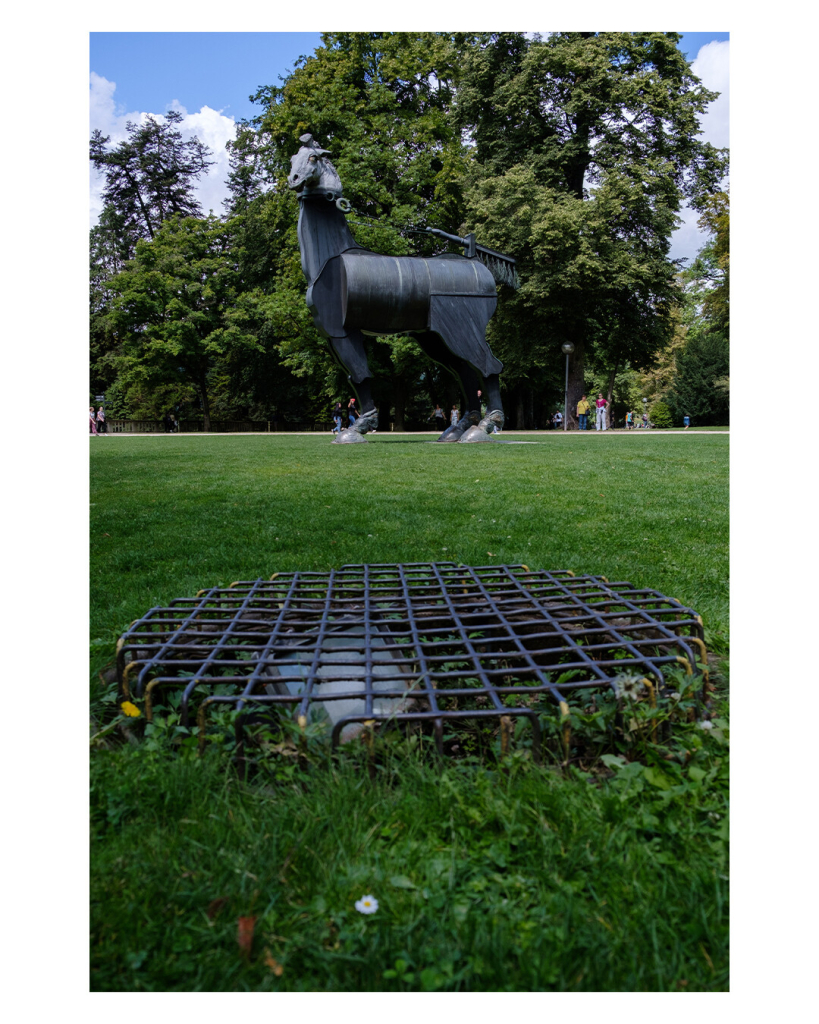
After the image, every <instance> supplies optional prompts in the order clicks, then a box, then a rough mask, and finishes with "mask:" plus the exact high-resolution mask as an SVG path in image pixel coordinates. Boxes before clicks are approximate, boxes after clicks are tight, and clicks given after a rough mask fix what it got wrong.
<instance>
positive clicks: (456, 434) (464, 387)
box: [413, 331, 481, 441]
mask: <svg viewBox="0 0 819 1024" xmlns="http://www.w3.org/2000/svg"><path fill="white" fill-rule="evenodd" d="M413 337H414V338H415V340H416V341H417V342H418V346H419V348H420V349H421V351H422V352H423V353H424V355H426V356H428V357H429V358H430V359H431V360H432V361H433V362H435V363H438V365H439V366H442V367H443V368H444V369H445V370H446V371H447V372H448V373H450V374H452V376H453V377H454V378H455V380H456V381H457V382H458V387H459V390H460V392H461V404H462V407H463V408H464V409H465V410H466V411H465V412H464V414H463V416H462V417H461V418H460V419H459V420H458V422H457V423H455V424H453V425H452V426H449V427H447V428H446V430H445V431H444V432H443V433H442V434H441V436H440V437H438V438H436V440H437V441H460V439H461V437H462V435H463V433H464V431H466V430H468V429H469V428H470V427H473V426H475V425H476V424H477V423H478V422H479V420H480V418H481V413H480V408H481V400H480V398H479V397H478V395H479V393H480V388H481V379H480V376H479V375H478V373H477V371H476V370H475V368H474V367H473V366H471V365H470V364H469V363H468V362H467V361H466V360H465V359H462V358H461V357H460V356H456V355H455V354H454V353H453V352H452V351H451V350H450V349H449V348H448V347H447V346H446V344H445V343H444V341H443V339H442V338H441V337H440V336H439V335H438V334H434V333H432V332H431V331H428V332H425V333H418V334H414V335H413Z"/></svg>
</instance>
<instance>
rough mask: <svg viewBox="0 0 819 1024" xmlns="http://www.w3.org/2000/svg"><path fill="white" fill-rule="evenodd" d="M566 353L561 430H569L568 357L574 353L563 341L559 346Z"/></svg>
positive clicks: (568, 342)
mask: <svg viewBox="0 0 819 1024" xmlns="http://www.w3.org/2000/svg"><path fill="white" fill-rule="evenodd" d="M560 347H561V348H562V349H563V351H564V352H565V353H566V386H565V388H564V390H563V429H564V430H568V429H569V356H570V355H571V354H572V352H574V345H573V344H572V343H571V342H570V341H564V342H563V344H562V345H561V346H560Z"/></svg>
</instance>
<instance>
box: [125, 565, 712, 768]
mask: <svg viewBox="0 0 819 1024" xmlns="http://www.w3.org/2000/svg"><path fill="white" fill-rule="evenodd" d="M696 654H698V655H699V658H700V660H701V661H702V662H705V658H706V650H705V644H704V641H703V630H702V620H701V619H700V617H699V616H698V615H697V614H696V612H694V611H693V610H692V609H690V608H685V607H683V606H682V605H681V604H680V603H679V602H678V601H676V600H674V599H673V598H669V597H665V596H663V595H662V594H660V593H658V592H657V591H654V590H645V589H638V588H635V587H633V586H632V585H631V584H629V583H609V582H608V581H607V580H606V579H605V577H602V576H574V575H573V574H572V573H571V572H570V571H568V570H566V571H555V572H546V571H542V570H530V569H529V568H528V567H527V566H525V565H511V566H507V565H500V566H497V565H490V566H475V567H472V566H463V565H456V564H455V563H453V562H436V563H428V562H424V563H414V564H405V565H345V566H342V567H341V568H340V569H336V570H332V571H329V572H290V573H275V574H274V575H273V576H272V577H271V578H270V579H269V580H262V579H258V580H255V581H252V582H251V581H247V582H236V583H233V584H231V586H230V587H214V588H212V589H210V590H206V591H200V593H199V594H197V596H196V597H194V598H179V599H177V600H174V601H171V602H170V604H169V605H168V606H167V607H157V608H152V609H151V610H150V611H149V612H148V613H147V614H146V615H145V616H143V618H141V619H139V620H138V621H136V622H134V623H133V624H132V625H131V627H130V629H129V630H128V631H127V632H126V633H125V634H124V636H123V637H122V638H121V640H120V642H119V645H118V652H117V671H118V678H119V682H120V687H121V690H122V693H123V694H124V696H125V697H128V698H131V697H133V698H136V699H140V698H142V699H144V701H145V713H146V717H147V718H148V720H150V719H151V717H152V714H153V706H154V704H157V703H160V702H161V695H160V694H158V693H157V690H160V689H161V690H165V689H172V690H174V691H176V692H177V694H179V695H181V697H180V699H179V709H180V713H181V721H182V724H183V725H190V724H192V723H191V719H192V717H193V715H194V712H195V713H196V718H197V720H198V723H199V726H200V730H201V731H202V734H203V735H204V729H205V723H206V717H207V714H208V709H211V710H213V709H214V708H216V707H218V706H220V705H222V706H225V705H227V706H229V707H230V708H232V709H234V710H236V711H239V712H243V715H240V716H239V719H240V724H239V725H238V726H237V728H238V729H241V719H242V718H244V719H246V720H247V719H249V718H251V717H253V716H255V715H258V713H260V712H264V711H267V712H268V713H269V712H270V711H271V710H272V709H273V708H272V706H276V705H278V706H280V711H287V710H288V709H289V710H290V711H291V712H292V713H293V714H294V715H295V716H297V717H299V716H304V718H305V719H307V720H310V719H317V718H318V719H323V720H325V721H327V722H328V725H329V726H331V727H332V731H331V735H332V742H333V745H334V746H335V745H336V744H337V743H338V742H339V741H341V742H343V741H345V740H347V739H350V738H352V737H353V736H354V735H355V734H356V733H357V732H358V731H360V730H361V729H362V728H364V724H363V723H366V722H370V721H385V720H431V721H432V724H433V727H434V731H435V736H436V741H437V742H438V746H439V749H442V743H441V733H442V723H443V721H444V720H446V719H453V718H461V719H464V718H484V717H495V718H500V717H501V716H510V717H512V718H514V717H517V716H526V717H527V718H528V719H529V720H530V721H531V723H532V728H533V730H534V731H535V742H536V746H537V748H538V751H539V743H540V729H539V725H538V714H541V713H542V712H543V711H544V710H548V709H550V708H551V709H554V710H555V711H558V710H560V711H561V712H563V713H564V714H565V713H567V706H566V700H567V697H568V696H569V695H571V694H573V693H577V692H578V691H582V690H598V691H600V690H603V689H608V690H612V689H613V690H614V691H615V693H617V686H618V680H619V679H621V677H623V676H636V677H638V678H639V677H642V678H644V679H647V680H649V681H650V683H649V685H650V688H651V693H652V695H655V694H656V695H660V696H663V695H664V694H665V692H666V689H667V687H666V681H665V675H664V671H667V669H668V667H669V666H677V665H679V664H680V663H681V662H682V663H683V665H684V666H685V668H686V671H687V672H689V673H692V672H693V673H696V672H698V671H699V669H698V666H697V659H696ZM282 705H283V706H284V707H281V706H282Z"/></svg>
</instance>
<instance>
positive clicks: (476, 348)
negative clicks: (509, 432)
mask: <svg viewBox="0 0 819 1024" xmlns="http://www.w3.org/2000/svg"><path fill="white" fill-rule="evenodd" d="M299 141H300V142H302V143H303V145H302V147H301V149H300V150H299V151H298V153H297V154H296V155H295V156H293V157H291V158H290V162H291V169H290V175H289V177H288V179H287V181H288V184H289V186H290V188H291V189H294V190H295V191H296V192H297V193H298V197H299V206H300V210H299V224H298V236H299V246H300V248H301V266H302V270H303V271H304V276H305V277H306V279H307V285H308V287H307V305H308V308H309V309H310V312H311V313H312V315H313V320H314V322H315V324H316V327H317V328H318V330H319V331H320V333H321V334H322V335H323V336H324V337H325V338H327V339H329V341H330V345H331V346H332V350H333V353H334V355H335V357H336V359H337V360H338V362H339V363H340V364H341V366H342V367H344V369H345V370H346V371H347V373H348V374H349V377H350V381H351V382H352V384H353V386H354V388H355V390H356V391H357V393H358V397H359V401H360V409H361V415H360V417H359V419H357V420H356V421H355V422H354V423H353V424H351V426H349V427H347V429H346V430H342V431H341V432H340V433H339V434H338V435H337V436H336V438H335V440H334V442H333V443H334V444H338V443H348V442H356V441H358V442H361V441H366V440H367V439H366V437H364V435H365V434H366V433H367V432H368V431H369V430H372V429H374V428H375V427H376V425H377V420H378V412H377V410H376V408H375V404H374V402H373V399H372V394H371V391H370V368H369V366H368V364H367V354H366V351H365V347H364V335H365V334H371V335H383V334H410V335H412V336H413V337H414V338H415V339H416V341H417V342H418V344H419V345H420V347H421V349H422V350H423V351H424V352H425V353H426V354H427V355H428V356H429V357H430V358H431V359H433V360H435V362H437V363H440V364H441V365H442V366H443V367H445V368H446V369H447V370H449V371H450V372H451V373H452V374H453V375H454V376H455V377H456V378H457V380H458V381H459V383H460V386H461V390H462V392H463V397H464V406H463V407H464V408H465V409H467V410H468V412H466V414H465V415H464V416H462V417H461V419H460V421H459V422H458V423H457V424H456V425H454V426H451V427H449V428H448V429H447V430H445V431H444V433H443V434H441V436H440V437H439V438H438V440H439V441H460V442H465V441H466V442H472V441H491V440H492V438H491V436H490V434H491V432H493V431H494V428H495V427H496V426H497V427H498V428H500V427H501V426H502V425H503V420H504V416H503V406H502V404H501V397H500V387H499V374H500V372H501V370H502V369H503V365H502V364H501V363H500V362H499V361H498V360H497V359H496V358H495V357H494V356H493V355H492V353H491V352H490V350H489V346H488V345H487V343H486V325H487V324H488V323H489V320H490V318H491V316H492V314H493V313H494V312H495V306H496V305H497V301H498V299H497V292H496V289H495V279H494V277H493V276H492V273H491V272H490V271H489V270H488V269H487V268H486V267H485V266H484V265H483V263H481V262H480V261H479V260H478V259H475V258H468V257H466V256H459V255H453V254H449V253H447V254H444V255H442V256H435V257H432V258H431V259H426V258H423V257H420V256H383V255H380V254H378V253H374V252H371V251H370V250H368V249H364V248H363V247H362V246H360V245H358V243H357V242H356V241H355V239H354V238H353V236H352V234H351V233H350V229H349V228H348V227H347V221H346V219H345V217H344V214H345V213H346V212H348V211H349V210H350V204H349V202H348V201H347V200H346V199H344V198H343V197H342V186H341V181H340V179H339V177H338V174H337V173H336V170H335V168H334V167H333V165H332V163H331V162H330V160H329V157H330V153H329V152H328V151H327V150H326V149H322V148H321V147H320V146H319V145H318V144H317V143H316V142H315V141H314V140H313V137H312V135H302V136H301V138H300V140H299ZM432 233H434V234H439V235H441V236H443V237H448V238H454V237H455V236H451V235H444V233H443V232H438V231H433V232H432ZM455 240H457V241H460V242H470V243H471V245H470V248H471V255H472V256H473V257H474V255H475V250H476V246H475V244H474V237H473V236H470V239H468V240H466V239H455ZM482 252H483V253H487V254H489V255H490V257H494V258H495V260H496V262H498V261H503V260H504V259H506V261H507V263H508V264H509V265H512V266H513V265H514V264H513V261H511V260H508V258H504V257H502V256H501V255H500V254H499V253H491V251H490V250H487V249H482ZM481 378H482V381H481ZM479 388H483V390H484V392H485V395H486V401H487V413H486V415H485V416H484V417H483V419H481V414H480V408H481V403H480V397H479V395H480V391H479Z"/></svg>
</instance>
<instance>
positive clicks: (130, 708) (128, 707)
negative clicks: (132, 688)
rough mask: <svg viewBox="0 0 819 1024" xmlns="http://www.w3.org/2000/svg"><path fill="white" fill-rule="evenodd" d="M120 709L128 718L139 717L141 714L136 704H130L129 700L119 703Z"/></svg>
mask: <svg viewBox="0 0 819 1024" xmlns="http://www.w3.org/2000/svg"><path fill="white" fill-rule="evenodd" d="M120 710H121V711H122V713H123V715H127V716H128V718H139V716H140V715H141V714H142V712H141V711H140V710H139V708H138V707H137V706H136V704H132V703H131V702H130V701H129V700H124V701H123V702H122V704H120Z"/></svg>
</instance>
